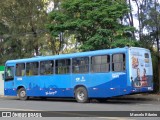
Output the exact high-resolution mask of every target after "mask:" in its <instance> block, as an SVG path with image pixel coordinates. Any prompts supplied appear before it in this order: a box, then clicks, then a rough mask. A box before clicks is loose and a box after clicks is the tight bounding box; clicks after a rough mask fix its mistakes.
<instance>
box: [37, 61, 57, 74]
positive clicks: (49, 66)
mask: <svg viewBox="0 0 160 120" xmlns="http://www.w3.org/2000/svg"><path fill="white" fill-rule="evenodd" d="M53 67H54V61H52V60H48V61H41V62H40V74H41V75H49V74H53Z"/></svg>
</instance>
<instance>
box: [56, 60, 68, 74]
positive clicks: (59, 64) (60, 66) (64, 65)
mask: <svg viewBox="0 0 160 120" xmlns="http://www.w3.org/2000/svg"><path fill="white" fill-rule="evenodd" d="M55 65H56V72H55V73H56V74H68V73H70V59H62V60H56V64H55Z"/></svg>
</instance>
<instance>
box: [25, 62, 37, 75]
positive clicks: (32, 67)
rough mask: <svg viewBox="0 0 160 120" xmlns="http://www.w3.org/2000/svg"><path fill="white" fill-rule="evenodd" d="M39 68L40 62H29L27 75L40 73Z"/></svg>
mask: <svg viewBox="0 0 160 120" xmlns="http://www.w3.org/2000/svg"><path fill="white" fill-rule="evenodd" d="M38 68H39V63H38V62H30V63H27V64H26V75H27V76H32V75H38Z"/></svg>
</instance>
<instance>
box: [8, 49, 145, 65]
mask: <svg viewBox="0 0 160 120" xmlns="http://www.w3.org/2000/svg"><path fill="white" fill-rule="evenodd" d="M130 48H132V47H130ZM133 48H136V47H133ZM127 49H129V48H128V47H124V48H114V49H104V50H96V51H88V52H78V53H70V54H60V55H53V56H35V57H32V58H25V59H17V60H8V61H7V62H6V63H22V62H34V61H37V60H38V61H43V60H56V59H67V58H75V57H85V56H95V55H100V54H101V55H103V54H114V53H124V52H126V51H127ZM137 49H138V48H137ZM142 49H143V48H142Z"/></svg>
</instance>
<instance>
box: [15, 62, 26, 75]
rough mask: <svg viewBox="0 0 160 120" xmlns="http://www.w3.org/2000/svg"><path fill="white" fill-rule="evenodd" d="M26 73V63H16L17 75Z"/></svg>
mask: <svg viewBox="0 0 160 120" xmlns="http://www.w3.org/2000/svg"><path fill="white" fill-rule="evenodd" d="M24 75H25V64H24V63H20V64H16V76H24Z"/></svg>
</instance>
